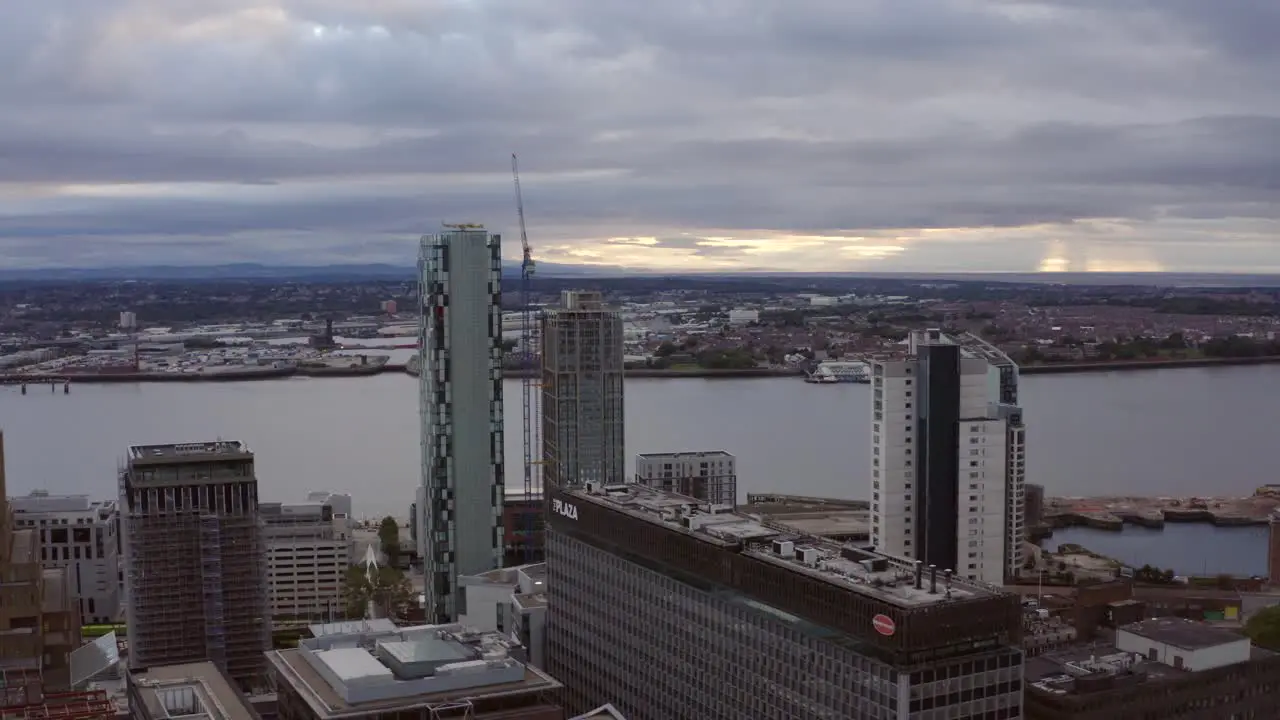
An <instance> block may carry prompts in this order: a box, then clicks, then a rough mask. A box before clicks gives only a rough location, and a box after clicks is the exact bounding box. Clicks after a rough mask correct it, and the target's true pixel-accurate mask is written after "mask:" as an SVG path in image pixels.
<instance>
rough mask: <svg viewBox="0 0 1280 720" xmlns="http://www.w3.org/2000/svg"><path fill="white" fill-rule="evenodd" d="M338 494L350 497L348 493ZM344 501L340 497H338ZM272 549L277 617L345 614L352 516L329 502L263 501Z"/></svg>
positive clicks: (271, 599)
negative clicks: (344, 592)
mask: <svg viewBox="0 0 1280 720" xmlns="http://www.w3.org/2000/svg"><path fill="white" fill-rule="evenodd" d="M335 497H337V498H339V499H341V498H347V506H346V508H345V509H349V507H350V498H349V497H348V496H345V495H339V496H335ZM338 506H339V507H342V504H341V502H339V503H338ZM258 512H259V514H260V515H261V517H262V518H263V521H264V529H263V537H264V541H265V542H264V545H265V546H266V550H267V596H268V605H269V607H270V609H271V616H272V618H273V620H275V621H288V620H294V619H306V620H316V621H326V622H327V621H330V620H332V619H334V618H340V617H342V614H343V612H344V609H345V604H344V603H345V601H344V599H343V591H344V589H345V587H346V577H347V569H348V568H349V567H351V562H352V560H353V557H352V554H353V553H354V551H355V540H354V535H353V533H352V529H351V519H350V517H349V515H348V514H347V513H346V512H336V511H335V507H334V505H331V504H329V503H327V502H307V503H300V504H296V505H289V504H284V503H259V505H258Z"/></svg>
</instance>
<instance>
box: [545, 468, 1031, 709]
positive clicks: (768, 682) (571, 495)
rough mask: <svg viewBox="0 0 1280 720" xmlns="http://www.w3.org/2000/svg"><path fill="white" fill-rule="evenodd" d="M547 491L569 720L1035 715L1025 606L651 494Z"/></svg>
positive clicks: (558, 660) (902, 563)
mask: <svg viewBox="0 0 1280 720" xmlns="http://www.w3.org/2000/svg"><path fill="white" fill-rule="evenodd" d="M547 492H548V494H549V495H550V498H549V501H548V512H549V515H548V523H549V524H550V526H551V532H549V533H548V547H547V575H548V578H547V591H548V610H547V613H548V615H547V650H546V652H547V670H548V671H549V672H550V673H551V674H552V675H553V676H554V677H556V678H557V679H559V680H560V681H561V682H563V683H564V685H565V703H566V705H567V707H568V709H569V710H570V711H573V712H583V711H585V710H587V709H590V708H592V707H596V706H599V705H601V704H603V703H605V702H612V703H613V704H614V705H615V706H616V707H617V708H618V710H619V711H621V713H622V714H623V715H624V716H626V717H627V718H630V720H669V719H670V718H699V720H744V719H751V720H757V719H758V720H765V719H768V720H863V719H866V720H961V719H982V720H989V719H990V720H996V719H998V720H1011V719H1013V720H1016V719H1020V718H1022V717H1023V711H1022V696H1023V693H1022V653H1021V650H1019V649H1018V644H1019V642H1020V640H1021V608H1020V606H1019V599H1018V598H1017V597H1016V596H1014V595H1012V594H1008V593H1004V592H1002V591H1001V590H999V589H998V588H996V587H994V586H990V585H986V584H983V583H980V582H973V581H964V580H961V579H959V578H958V577H956V576H955V575H954V574H952V573H950V572H943V571H941V570H939V569H938V568H927V567H925V566H923V565H922V564H920V563H918V562H912V561H909V560H905V559H902V558H896V557H891V556H887V555H882V554H879V553H875V552H872V551H870V550H866V549H860V548H856V547H853V546H846V545H840V544H837V543H835V542H833V541H828V540H824V539H820V538H816V537H809V536H803V535H797V534H795V533H794V532H791V531H789V530H787V529H785V528H782V527H780V526H775V525H772V524H770V523H764V522H760V521H757V520H754V519H751V518H749V517H747V516H745V515H739V514H737V513H734V512H706V511H705V510H704V509H703V508H705V507H706V506H705V505H704V504H700V503H699V502H698V501H696V500H694V499H692V498H688V497H684V496H680V495H674V494H671V493H667V492H664V491H661V490H656V489H653V488H647V487H644V486H642V485H637V484H629V485H616V486H607V487H603V488H591V489H587V488H585V487H581V488H578V487H574V488H565V487H551V486H549V487H548V488H547Z"/></svg>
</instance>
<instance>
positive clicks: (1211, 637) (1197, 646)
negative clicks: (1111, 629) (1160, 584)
mask: <svg viewBox="0 0 1280 720" xmlns="http://www.w3.org/2000/svg"><path fill="white" fill-rule="evenodd" d="M1119 629H1120V630H1123V631H1124V632H1127V633H1132V634H1134V635H1137V636H1138V637H1144V638H1146V639H1148V640H1154V641H1156V642H1158V643H1164V644H1165V645H1172V646H1173V647H1176V648H1181V649H1183V650H1201V649H1203V648H1209V647H1217V646H1219V645H1226V644H1227V643H1234V642H1240V641H1241V640H1244V639H1245V636H1244V635H1241V634H1240V633H1238V632H1233V631H1231V630H1228V629H1227V628H1221V627H1215V626H1213V625H1208V624H1206V623H1199V622H1192V621H1191V620H1186V619H1184V618H1176V617H1168V618H1155V619H1153V620H1143V621H1141V622H1136V623H1131V624H1129V625H1125V626H1123V627H1121V628H1119Z"/></svg>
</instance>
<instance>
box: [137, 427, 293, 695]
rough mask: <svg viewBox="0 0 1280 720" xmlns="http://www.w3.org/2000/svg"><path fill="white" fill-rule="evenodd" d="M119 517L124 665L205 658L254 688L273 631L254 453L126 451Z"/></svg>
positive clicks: (214, 445)
mask: <svg viewBox="0 0 1280 720" xmlns="http://www.w3.org/2000/svg"><path fill="white" fill-rule="evenodd" d="M120 520H121V537H122V540H123V558H124V560H123V562H124V566H125V590H126V595H127V597H128V605H127V618H128V627H129V668H130V669H131V670H134V671H139V670H145V669H147V668H150V667H156V666H161V665H174V664H180V663H192V662H200V661H203V660H209V661H212V662H213V663H214V664H216V665H217V666H219V667H221V668H223V669H224V670H225V671H226V673H227V675H229V676H230V677H231V678H232V679H234V680H235V681H236V682H237V683H239V684H241V685H242V686H244V687H246V688H253V687H256V686H257V685H258V684H259V683H260V681H261V680H262V678H263V673H264V670H265V664H264V663H265V661H264V656H263V652H264V651H266V650H268V649H269V648H270V647H271V625H270V618H269V613H268V610H267V577H266V560H265V557H266V553H265V552H264V549H265V548H264V547H263V539H262V521H261V519H260V518H259V515H258V480H257V477H256V476H255V474H254V464H253V453H251V452H250V451H249V450H248V448H246V447H245V446H244V445H243V444H242V443H239V442H228V441H222V440H219V441H216V442H207V443H187V444H179V445H147V446H135V447H131V448H129V457H128V460H127V463H126V465H125V466H124V467H123V468H121V470H120Z"/></svg>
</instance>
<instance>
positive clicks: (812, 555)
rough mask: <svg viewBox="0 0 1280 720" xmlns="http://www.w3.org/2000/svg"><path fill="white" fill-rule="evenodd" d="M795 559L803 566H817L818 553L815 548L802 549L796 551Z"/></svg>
mask: <svg viewBox="0 0 1280 720" xmlns="http://www.w3.org/2000/svg"><path fill="white" fill-rule="evenodd" d="M796 559H797V560H799V561H800V562H802V563H804V564H805V565H817V564H818V551H817V549H815V548H811V547H804V548H797V549H796Z"/></svg>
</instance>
